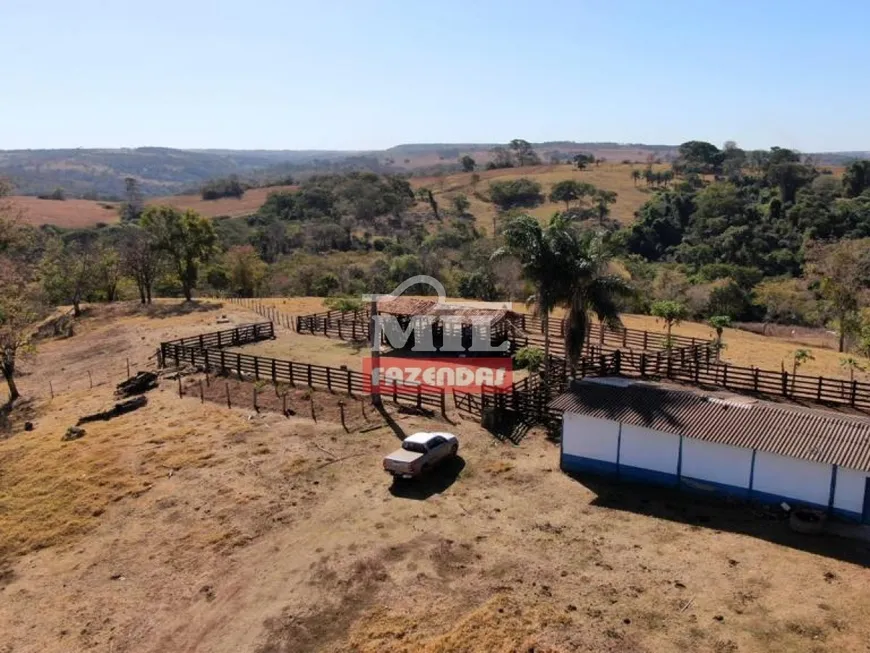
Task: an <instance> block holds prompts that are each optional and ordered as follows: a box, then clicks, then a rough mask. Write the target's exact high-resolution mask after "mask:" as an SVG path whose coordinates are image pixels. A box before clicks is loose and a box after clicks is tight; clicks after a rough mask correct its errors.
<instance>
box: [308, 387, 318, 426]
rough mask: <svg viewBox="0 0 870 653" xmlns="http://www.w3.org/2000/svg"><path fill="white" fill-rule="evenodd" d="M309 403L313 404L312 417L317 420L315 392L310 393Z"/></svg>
mask: <svg viewBox="0 0 870 653" xmlns="http://www.w3.org/2000/svg"><path fill="white" fill-rule="evenodd" d="M308 403H309V404H310V405H311V419H313V420H314V421H315V422H316V421H317V413H316V412H315V411H314V393H313V392H311V393H309V394H308Z"/></svg>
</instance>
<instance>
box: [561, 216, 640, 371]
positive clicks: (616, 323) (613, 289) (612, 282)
mask: <svg viewBox="0 0 870 653" xmlns="http://www.w3.org/2000/svg"><path fill="white" fill-rule="evenodd" d="M563 220H565V218H562V220H560V225H559V228H560V229H561V230H562V235H561V236H560V240H561V241H562V242H561V243H560V245H559V248H558V251H559V253H560V256H562V257H564V264H563V266H562V267H564V268H566V274H565V276H564V280H563V284H564V294H563V296H562V297H561V298H560V303H562V304H563V305H564V306H565V308H566V310H567V315H566V317H565V352H566V353H567V355H568V360H569V361H570V363H571V369H572V372H573V371H574V370H575V369H576V366H577V361H578V360H579V358H580V356H581V355H582V353H583V347H584V346H585V344H586V335H587V334H588V331H589V329H588V327H589V323H590V318H591V316H592V315H594V316H595V317H597V318H598V321H599V322H600V323H601V324H602V325H604V326H607V327H610V328H620V327H622V321H621V320H620V317H619V305H618V300H620V299H626V298H628V297H630V296H631V295H632V288H631V286H630V285H629V284H628V282H627V281H626V280H625V279H623V278H622V277H620V276H617V275H615V274H612V273H611V272H610V268H611V256H612V252H611V251H610V248H609V247H608V246H607V244H606V243H605V240H604V238H603V237H602V236H601V235H600V234H596V233H594V232H591V231H584V232H578V231H577V230H576V229H574V228H572V227H571V226H570V225H568V224H567V223H566V222H564V221H563Z"/></svg>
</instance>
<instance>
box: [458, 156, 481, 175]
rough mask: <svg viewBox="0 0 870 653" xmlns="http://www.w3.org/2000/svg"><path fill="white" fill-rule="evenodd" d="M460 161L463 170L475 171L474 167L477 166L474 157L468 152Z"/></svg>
mask: <svg viewBox="0 0 870 653" xmlns="http://www.w3.org/2000/svg"><path fill="white" fill-rule="evenodd" d="M459 163H460V164H461V165H462V171H463V172H474V168H475V167H476V166H477V163H476V162H475V161H474V159H472V158H471V157H470V156H469V155H467V154H466V155H465V156H463V157H462V158H461V159H459Z"/></svg>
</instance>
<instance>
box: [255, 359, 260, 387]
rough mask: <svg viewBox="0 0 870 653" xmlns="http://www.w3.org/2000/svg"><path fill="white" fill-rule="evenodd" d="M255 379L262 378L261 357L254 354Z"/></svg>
mask: <svg viewBox="0 0 870 653" xmlns="http://www.w3.org/2000/svg"><path fill="white" fill-rule="evenodd" d="M254 379H255V380H257V381H259V380H260V357H259V356H254Z"/></svg>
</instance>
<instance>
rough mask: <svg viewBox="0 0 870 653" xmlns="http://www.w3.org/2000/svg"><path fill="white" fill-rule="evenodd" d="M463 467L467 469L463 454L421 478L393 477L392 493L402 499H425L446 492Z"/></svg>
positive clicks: (446, 461)
mask: <svg viewBox="0 0 870 653" xmlns="http://www.w3.org/2000/svg"><path fill="white" fill-rule="evenodd" d="M463 469H465V459H464V458H463V457H462V456H452V457H451V458H449V459H448V460H445V461H444V462H443V463H441V464H440V465H438V466H437V467H436V468H435V469H433V470H432V471H430V472H429V473H428V474H425V475H423V476H420V477H419V478H412V479H401V478H396V479H393V484H392V485H391V486H390V494H392V495H393V496H394V497H398V498H400V499H414V500H416V501H425V500H426V499H428V498H429V497H431V496H432V495H433V494H441V493H442V492H445V491H446V490H447V489H448V488H449V487H450V486H451V485H453V484H454V483H455V482H456V479H457V478H459V474H460V473H461V472H462V470H463Z"/></svg>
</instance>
